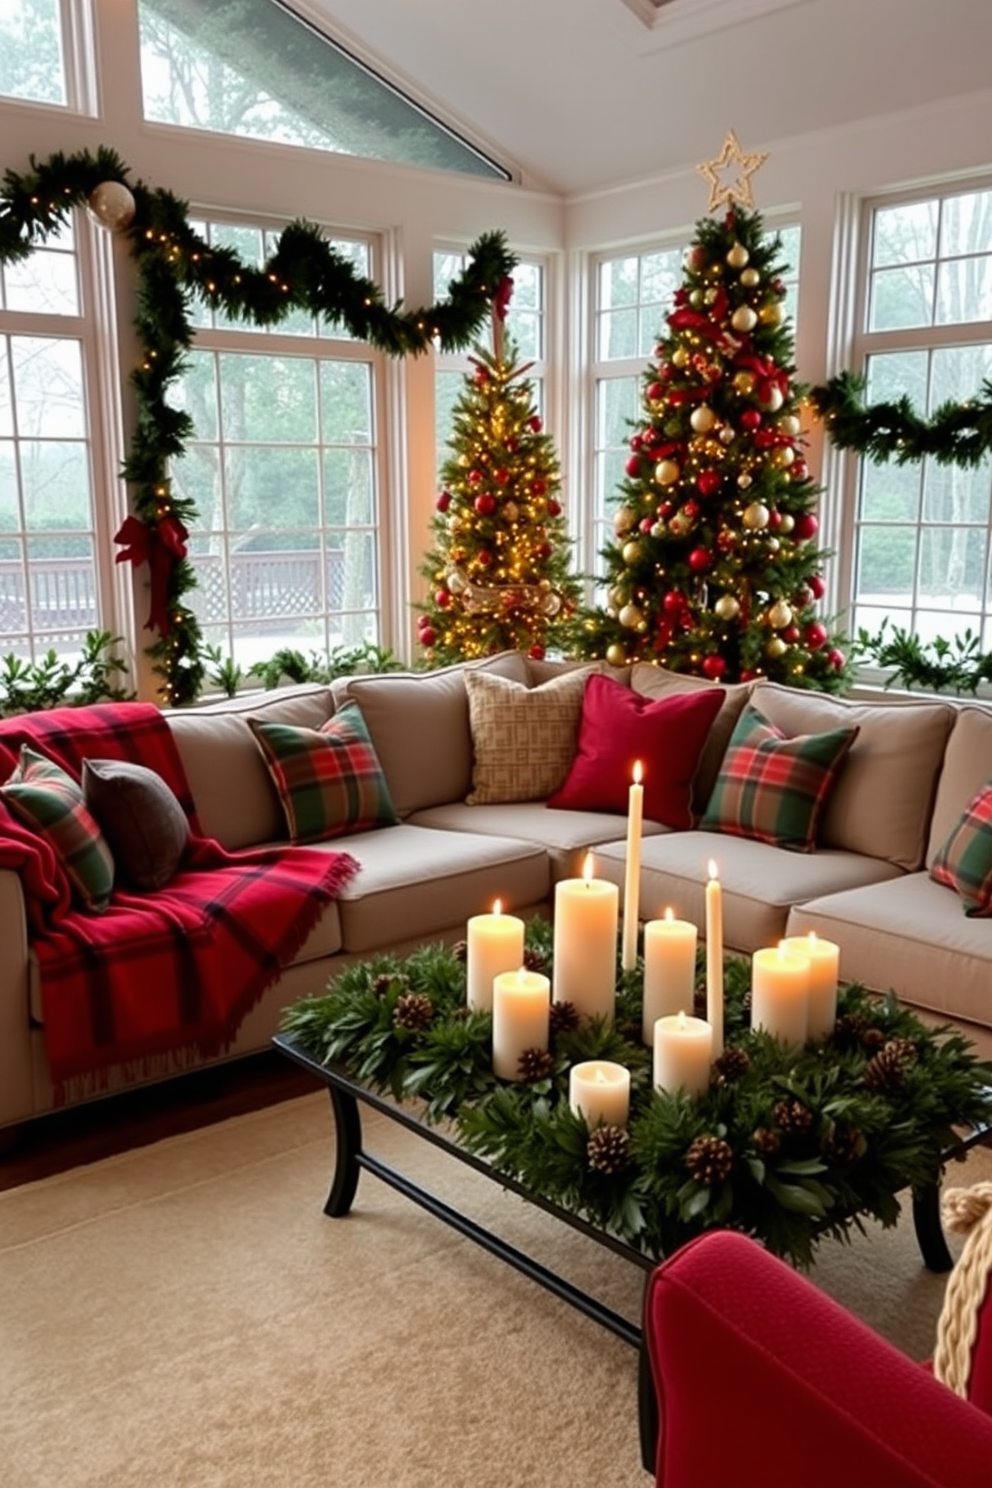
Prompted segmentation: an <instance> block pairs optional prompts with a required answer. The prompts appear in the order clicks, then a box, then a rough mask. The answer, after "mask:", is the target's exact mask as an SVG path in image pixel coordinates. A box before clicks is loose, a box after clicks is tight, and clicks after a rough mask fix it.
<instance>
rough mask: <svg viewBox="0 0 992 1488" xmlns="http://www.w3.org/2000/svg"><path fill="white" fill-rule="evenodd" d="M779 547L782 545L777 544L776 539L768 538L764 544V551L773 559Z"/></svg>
mask: <svg viewBox="0 0 992 1488" xmlns="http://www.w3.org/2000/svg"><path fill="white" fill-rule="evenodd" d="M781 546H782V544H781V543H780V542H779V540H778V538H777V537H770V538H769V539H768V540H767V542H766V543H765V549H766V551H767V552H768V553H770V554H771V555H772V557H774V555H775V554H776V553H777V552H778V550H779V548H780V547H781Z"/></svg>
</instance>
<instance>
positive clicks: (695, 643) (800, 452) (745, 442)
mask: <svg viewBox="0 0 992 1488" xmlns="http://www.w3.org/2000/svg"><path fill="white" fill-rule="evenodd" d="M780 254H781V245H780V240H779V239H778V238H777V237H769V236H768V235H767V234H766V233H765V230H764V227H763V224H762V220H761V217H760V216H759V214H758V213H757V212H754V211H748V210H745V209H744V208H742V207H741V206H739V205H733V206H732V207H731V209H730V210H729V211H728V212H727V214H726V216H725V217H724V218H723V219H722V220H721V221H717V220H714V219H713V218H704V219H703V220H702V221H701V222H699V223H698V224H697V227H696V235H695V238H694V241H693V243H692V245H691V247H690V248H689V250H688V253H687V255H686V260H685V277H684V282H683V284H682V285H681V287H680V288H679V289H678V290H677V291H676V292H675V296H674V306H673V308H672V310H671V312H670V314H669V315H668V317H667V325H668V334H667V335H665V336H663V337H662V338H661V339H660V340H659V342H658V344H657V347H656V349H655V356H656V359H655V360H654V361H652V362H651V363H649V365H648V367H647V369H646V370H645V372H644V375H643V392H642V409H643V413H642V417H641V420H640V423H639V424H638V425H637V427H636V429H635V432H634V433H633V434H632V436H631V439H630V456H629V458H628V460H627V465H626V477H625V479H624V481H623V482H622V484H621V488H620V494H619V497H618V502H617V510H616V513H615V517H614V532H615V538H614V540H613V541H612V542H610V543H608V544H607V546H606V547H605V548H604V549H603V552H602V557H603V558H604V560H605V562H606V565H607V573H606V576H605V579H604V582H605V584H606V585H607V586H608V587H607V604H606V607H605V609H596V610H592V611H589V612H587V613H585V614H584V615H583V616H581V623H580V624H578V625H577V626H576V627H575V630H574V644H575V648H576V649H577V650H578V651H579V652H580V653H581V654H582V655H585V656H592V657H606V659H607V660H608V661H610V662H611V663H613V664H615V665H622V664H623V663H624V662H630V661H653V662H658V663H660V664H662V665H664V666H666V667H669V668H671V669H672V670H673V671H678V672H692V673H696V674H698V675H701V676H704V677H709V678H711V679H712V680H715V681H726V682H732V681H747V680H749V679H750V678H753V677H758V676H767V677H771V678H773V679H775V680H776V681H780V682H785V683H790V684H792V685H794V686H802V687H816V688H820V689H821V690H827V691H837V690H839V689H840V688H841V687H843V686H844V685H845V683H846V670H847V661H846V657H845V655H844V652H843V651H842V650H841V648H840V645H839V642H838V637H837V636H836V635H835V634H833V633H832V632H831V630H830V628H829V627H828V625H827V624H826V623H825V622H824V621H823V620H822V619H821V618H820V617H819V615H818V614H817V610H816V604H817V601H818V600H819V599H821V598H822V596H823V594H824V583H823V578H822V575H821V571H820V570H821V567H822V563H823V559H824V556H825V555H824V553H823V552H822V551H821V550H820V549H819V548H818V547H817V544H816V535H817V531H818V521H817V517H816V514H815V510H814V508H815V505H816V500H817V496H818V495H819V488H818V487H817V486H816V485H815V484H814V483H813V481H812V479H811V477H810V473H809V468H808V466H807V463H806V458H805V453H804V441H803V435H802V425H801V420H800V393H801V389H800V388H799V387H798V386H797V385H796V383H795V382H794V381H793V373H794V368H793V365H792V358H793V340H792V332H791V328H790V326H789V323H788V321H787V318H786V313H785V309H784V306H783V300H784V298H785V293H786V289H785V285H784V283H783V281H782V277H781V276H782V273H783V271H784V266H783V265H782V263H781V262H780Z"/></svg>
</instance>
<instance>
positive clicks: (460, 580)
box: [444, 568, 468, 594]
mask: <svg viewBox="0 0 992 1488" xmlns="http://www.w3.org/2000/svg"><path fill="white" fill-rule="evenodd" d="M444 582H445V583H446V584H447V586H448V588H449V589H450V590H451V592H452V594H461V592H462V590H463V589H464V588H465V586H466V584H467V583H468V579H467V578H466V577H465V575H464V574H463V573H462V571H461V569H460V568H453V569H452V570H451V572H450V573H449V574H445V576H444Z"/></svg>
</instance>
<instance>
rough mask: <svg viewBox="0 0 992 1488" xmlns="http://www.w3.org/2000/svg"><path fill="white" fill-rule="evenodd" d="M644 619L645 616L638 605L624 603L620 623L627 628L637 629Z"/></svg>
mask: <svg viewBox="0 0 992 1488" xmlns="http://www.w3.org/2000/svg"><path fill="white" fill-rule="evenodd" d="M643 619H644V616H643V615H642V614H641V612H640V610H639V609H638V608H637V606H636V605H633V604H629V605H624V607H623V609H622V610H621V611H620V615H619V620H620V624H621V625H622V626H623V627H624V629H625V630H636V629H637V627H638V626H639V625H640V624H641V622H642V620H643Z"/></svg>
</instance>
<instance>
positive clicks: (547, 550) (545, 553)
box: [537, 543, 554, 558]
mask: <svg viewBox="0 0 992 1488" xmlns="http://www.w3.org/2000/svg"><path fill="white" fill-rule="evenodd" d="M553 552H554V548H553V547H552V546H551V544H550V543H542V544H541V546H540V547H539V548H538V550H537V556H538V557H539V558H550V557H551V554H552V553H553Z"/></svg>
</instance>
